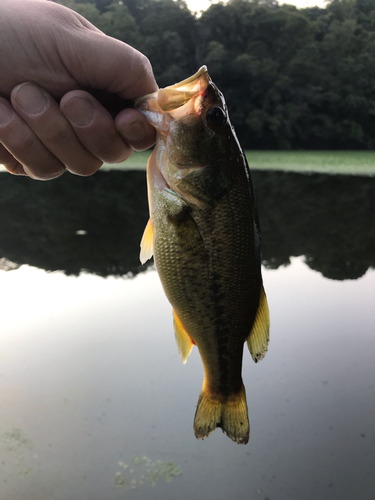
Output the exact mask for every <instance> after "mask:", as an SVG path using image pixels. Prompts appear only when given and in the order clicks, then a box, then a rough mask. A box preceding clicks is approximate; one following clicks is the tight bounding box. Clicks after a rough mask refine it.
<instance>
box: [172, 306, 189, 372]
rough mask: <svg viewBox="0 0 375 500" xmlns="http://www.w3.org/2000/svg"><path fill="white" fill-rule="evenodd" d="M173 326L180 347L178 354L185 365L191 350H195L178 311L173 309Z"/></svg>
mask: <svg viewBox="0 0 375 500" xmlns="http://www.w3.org/2000/svg"><path fill="white" fill-rule="evenodd" d="M173 326H174V334H175V336H176V342H177V347H178V352H179V353H180V356H181V359H182V362H183V363H184V364H185V363H186V361H187V359H188V357H189V354H190V353H191V350H192V348H193V345H194V343H193V341H192V340H191V337H190V335H189V334H188V332H187V331H186V330H185V328H184V326H183V324H182V323H181V321H180V318H179V317H178V316H177V313H176V311H175V310H174V309H173Z"/></svg>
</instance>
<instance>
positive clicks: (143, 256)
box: [139, 219, 154, 264]
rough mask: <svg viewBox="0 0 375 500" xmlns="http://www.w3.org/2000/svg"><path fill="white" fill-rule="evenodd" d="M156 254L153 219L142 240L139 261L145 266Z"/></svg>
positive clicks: (149, 221)
mask: <svg viewBox="0 0 375 500" xmlns="http://www.w3.org/2000/svg"><path fill="white" fill-rule="evenodd" d="M153 253H154V230H153V228H152V222H151V219H149V220H148V222H147V225H146V227H145V230H144V232H143V236H142V239H141V252H140V254H139V260H140V261H141V264H144V263H145V262H146V260H148V259H151V257H152V255H153Z"/></svg>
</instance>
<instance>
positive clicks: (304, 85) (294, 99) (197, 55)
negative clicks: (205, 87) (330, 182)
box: [59, 0, 375, 149]
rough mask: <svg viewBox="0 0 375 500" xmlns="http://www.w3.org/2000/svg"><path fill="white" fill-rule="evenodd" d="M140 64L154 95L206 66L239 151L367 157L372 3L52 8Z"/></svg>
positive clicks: (101, 2) (150, 0)
mask: <svg viewBox="0 0 375 500" xmlns="http://www.w3.org/2000/svg"><path fill="white" fill-rule="evenodd" d="M59 2H60V3H63V4H64V5H67V6H69V7H71V8H73V9H75V10H77V11H78V12H79V13H81V14H82V15H84V16H85V17H87V18H88V19H89V20H90V21H91V22H92V23H94V24H95V25H96V26H97V27H98V28H99V29H101V30H102V31H104V32H105V33H107V34H108V35H111V36H114V37H116V38H119V39H120V40H123V41H125V42H127V43H129V44H130V45H133V46H134V47H136V48H137V49H139V50H140V51H142V52H143V53H145V54H146V55H147V57H148V58H149V59H150V61H151V63H152V66H153V68H154V73H155V76H156V79H157V81H158V83H159V85H160V86H161V87H164V86H166V85H170V84H172V83H175V82H177V81H179V80H181V79H184V78H186V77H187V76H189V75H190V74H192V73H194V72H195V71H196V70H197V69H198V68H199V66H201V65H202V64H206V65H207V66H208V69H209V72H210V75H211V76H212V78H213V80H214V81H215V83H216V84H217V85H218V87H219V88H220V89H221V90H222V91H223V93H224V95H225V98H226V100H227V104H228V108H229V111H230V114H231V120H232V123H233V125H234V127H235V129H236V132H237V135H238V136H239V139H240V142H241V144H242V145H243V146H244V147H246V148H254V149H374V147H375V140H374V132H373V131H374V130H375V92H374V88H375V85H374V83H375V0H331V1H330V2H329V3H328V4H327V7H326V8H325V9H320V8H317V7H315V8H306V9H297V8H296V7H294V6H292V5H282V6H279V5H278V3H277V2H276V1H275V0H267V1H266V0H230V1H229V2H227V3H226V4H222V3H218V4H212V5H211V6H210V7H209V8H208V9H207V10H206V11H205V12H204V13H203V15H202V16H201V17H200V18H196V17H195V16H194V14H193V13H191V12H190V11H189V9H188V8H187V6H186V3H185V2H184V1H183V0H122V1H112V2H110V0H90V1H89V0H86V1H85V0H59Z"/></svg>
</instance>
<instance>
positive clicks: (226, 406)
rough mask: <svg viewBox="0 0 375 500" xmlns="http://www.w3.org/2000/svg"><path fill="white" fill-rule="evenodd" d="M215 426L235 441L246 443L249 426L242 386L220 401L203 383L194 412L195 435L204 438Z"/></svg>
mask: <svg viewBox="0 0 375 500" xmlns="http://www.w3.org/2000/svg"><path fill="white" fill-rule="evenodd" d="M217 427H221V429H222V431H223V432H224V433H225V434H226V435H227V436H228V437H230V438H231V439H232V440H233V441H235V442H236V443H239V444H246V443H247V442H248V441H249V433H250V426H249V417H248V414H247V404H246V393H245V387H244V386H242V388H241V390H240V392H239V393H238V394H236V395H233V396H230V397H228V398H226V399H225V400H223V401H220V400H218V399H215V398H214V397H213V396H212V395H211V394H210V393H209V391H208V390H207V389H206V388H205V386H204V385H203V389H202V392H201V394H200V396H199V400H198V405H197V411H196V412H195V419H194V433H195V437H196V438H197V439H204V438H206V437H207V436H208V435H209V434H211V432H213V431H214V430H215V429H216V428H217Z"/></svg>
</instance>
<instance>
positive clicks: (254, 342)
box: [247, 285, 270, 363]
mask: <svg viewBox="0 0 375 500" xmlns="http://www.w3.org/2000/svg"><path fill="white" fill-rule="evenodd" d="M269 340H270V316H269V311H268V304H267V297H266V293H265V291H264V288H263V285H262V287H261V290H260V297H259V306H258V311H257V314H256V317H255V321H254V324H253V328H252V330H251V332H250V335H249V336H248V338H247V346H248V348H249V351H250V353H251V357H252V358H253V360H254V361H255V363H257V362H258V361H260V360H261V359H263V358H264V356H265V355H266V352H267V349H268V342H269Z"/></svg>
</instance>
